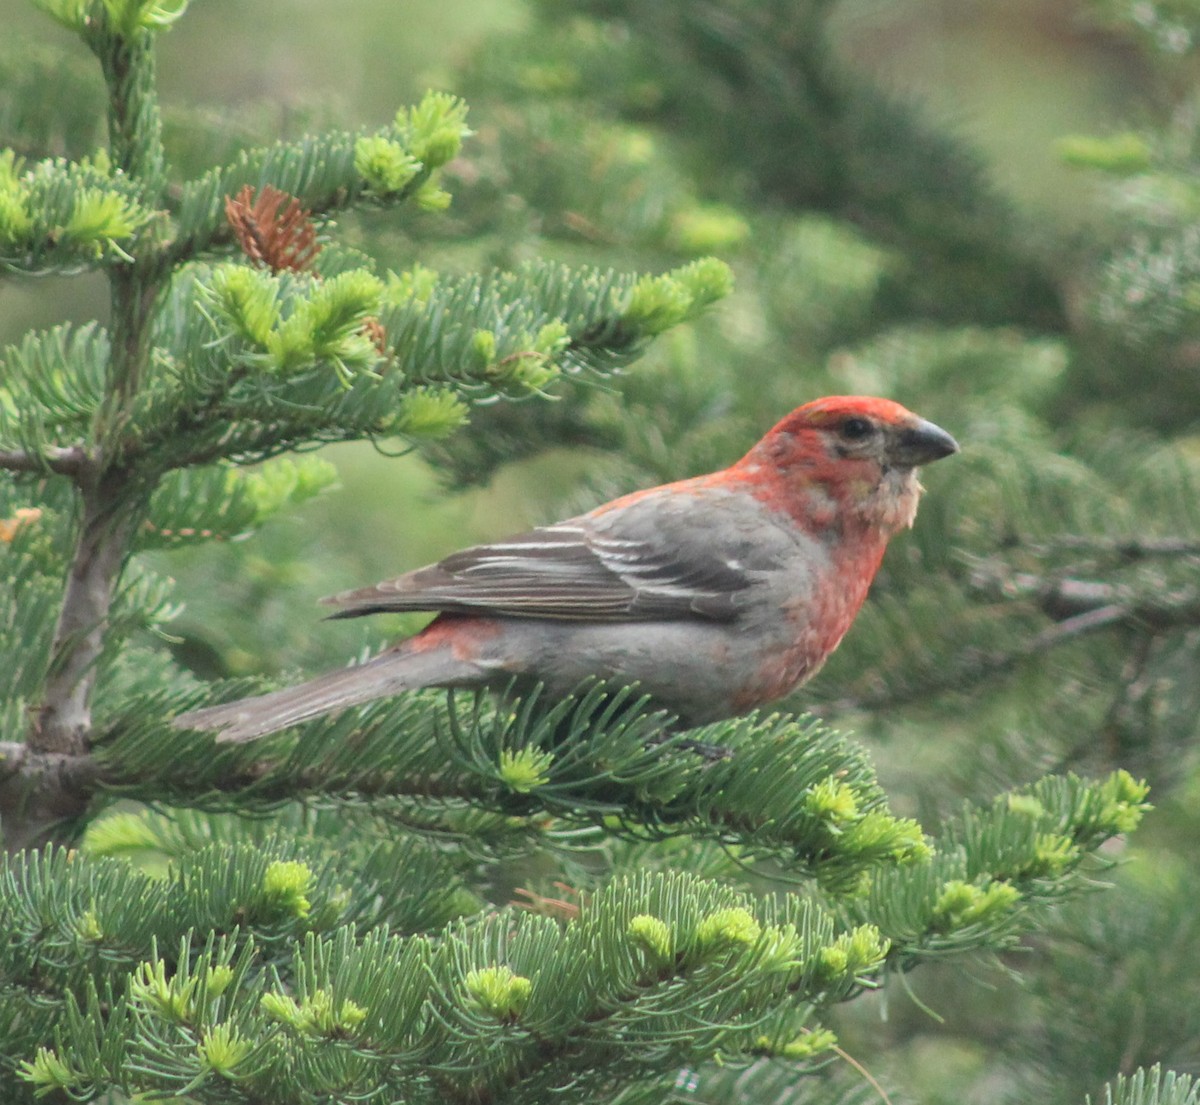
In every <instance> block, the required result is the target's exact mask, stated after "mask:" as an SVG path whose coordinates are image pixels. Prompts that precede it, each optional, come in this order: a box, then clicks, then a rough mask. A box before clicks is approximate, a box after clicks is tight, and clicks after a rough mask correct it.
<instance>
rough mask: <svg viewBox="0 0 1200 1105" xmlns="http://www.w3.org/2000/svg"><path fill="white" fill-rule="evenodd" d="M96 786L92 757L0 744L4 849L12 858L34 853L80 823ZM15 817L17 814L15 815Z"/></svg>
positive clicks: (96, 769)
mask: <svg viewBox="0 0 1200 1105" xmlns="http://www.w3.org/2000/svg"><path fill="white" fill-rule="evenodd" d="M99 781H100V769H99V766H98V765H97V763H96V761H95V760H94V759H93V758H92V757H91V756H72V755H62V754H60V753H57V752H38V751H36V750H34V749H32V748H30V747H29V745H27V744H19V743H17V742H15V741H0V809H2V810H5V811H12V816H6V817H5V818H4V820H3V822H2V823H0V832H2V833H3V837H4V847H5V848H6V849H7V850H8V851H10V852H15V851H18V850H19V849H21V848H33V847H38V846H40V845H42V844H44V843H46V842H47V841H48V840H50V839H52V838H53V837H54V836H56V835H57V831H58V830H59V829H60V828H61V826H62V825H63V824H64V823H66V822H70V821H73V820H74V819H76V818H78V817H79V816H80V815H81V814H82V813H83V812H84V811H85V810H86V809H87V806H88V803H89V802H90V801H91V797H92V794H93V793H94V792H95V789H96V785H97V784H98V782H99ZM18 811H19V812H18Z"/></svg>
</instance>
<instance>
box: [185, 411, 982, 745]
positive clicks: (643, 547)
mask: <svg viewBox="0 0 1200 1105" xmlns="http://www.w3.org/2000/svg"><path fill="white" fill-rule="evenodd" d="M957 451H958V445H957V443H956V442H955V440H954V438H952V437H951V436H950V435H949V434H948V433H946V431H945V430H943V429H941V428H939V427H938V426H935V425H933V423H931V422H926V421H924V420H923V419H920V418H918V417H917V416H916V415H914V414H912V413H911V412H910V411H907V410H905V409H904V407H902V406H900V405H899V404H898V403H893V402H891V401H890V400H887V399H873V398H864V397H860V396H850V397H847V396H834V397H830V398H825V399H818V400H816V401H815V402H812V403H808V404H806V405H805V406H802V407H799V408H798V409H796V410H794V411H792V413H791V414H789V415H788V416H787V417H786V418H784V419H783V421H782V422H780V423H779V424H778V425H777V426H775V428H774V429H772V430H771V431H770V432H769V433H768V434H767V435H766V436H765V437H764V438H763V439H762V440H761V441H760V442H759V443H758V444H757V445H755V446H754V448H753V449H751V450H750V452H749V453H747V454H746V455H745V456H744V457H743V458H742V459H741V460H739V461H738V462H737V463H736V464H734V465H733V466H732V467H730V468H726V469H724V470H723V471H720V472H715V473H713V474H711V475H707V476H697V477H695V478H693V479H688V480H682V481H680V482H678V483H671V484H666V485H664V486H662V487H655V488H651V489H650V490H648V491H637V492H634V493H633V494H632V495H626V496H624V497H622V498H619V499H616V500H614V501H613V502H611V503H606V504H605V505H603V506H600V507H597V508H596V509H595V510H593V511H591V512H590V513H588V514H584V515H581V516H579V517H576V518H570V519H568V520H567V521H565V522H559V523H557V524H556V525H551V526H544V527H541V528H539V529H534V530H531V531H530V532H528V533H524V534H520V535H519V536H516V537H510V538H508V539H507V540H504V541H497V542H496V543H494V544H490V545H479V546H477V547H475V548H470V549H465V550H463V551H462V552H458V553H454V554H453V555H451V556H448V557H446V559H445V560H442V561H440V562H439V563H437V564H434V565H432V566H430V567H427V568H420V569H418V570H416V571H413V572H409V573H408V574H407V575H403V576H400V577H399V578H398V579H393V580H389V581H387V582H384V583H380V584H379V585H378V586H375V587H367V588H364V589H362V590H358V591H348V592H345V593H343V594H340V595H334V596H333V597H332V598H328V599H325V600H323V601H325V602H326V603H329V604H330V605H332V606H335V607H337V608H338V612H337V613H336V614H334V615H333V617H334V618H356V617H359V616H361V615H363V614H375V613H379V612H381V611H397V610H434V611H439V612H440V613H439V616H438V617H437V618H435V619H434V620H433V621H432V622H431V623H430V624H429V625H428V626H427V627H426V628H425V629H424V630H422V631H421V632H420V633H418V634H417V635H416V636H414V637H411V638H409V639H408V640H406V641H402V642H401V643H399V644H397V645H395V646H393V647H392V648H390V649H387V650H386V651H384V652H382V653H380V654H379V655H378V656H376V657H374V658H373V659H371V660H368V661H367V662H365V663H363V664H359V665H357V666H355V667H349V668H343V669H340V670H338V671H333V672H329V673H327V674H325V675H321V676H318V677H317V678H316V679H313V680H311V681H309V682H307V683H302V684H300V685H299V686H296V687H290V688H287V689H285V690H280V691H275V692H273V693H271V694H265V695H261V696H259V697H257V698H247V699H243V700H241V701H239V702H232V703H229V704H227V705H223V706H212V707H209V708H207V709H201V710H195V711H193V712H191V713H187V714H183V715H182V716H180V717H178V718H177V719H176V721H175V723H176V725H178V726H180V727H182V728H196V729H218V730H221V733H220V738H219V739H221V740H226V741H248V740H253V739H254V738H256V737H261V736H263V735H264V734H266V733H272V732H275V731H276V730H278V729H283V728H285V727H286V726H289V725H295V724H296V723H298V722H301V721H306V720H307V719H309V718H314V717H318V716H320V715H322V714H327V713H332V712H334V711H337V710H342V709H344V708H346V707H348V706H353V705H356V704H358V703H362V702H367V701H370V700H371V699H375V698H381V697H384V696H388V695H394V694H397V693H399V692H401V691H407V690H412V689H414V688H417V687H493V688H503V687H508V686H511V685H513V684H514V681H515V685H516V687H518V688H520V687H521V686H522V685H529V686H532V685H533V684H535V683H538V682H540V683H543V684H544V685H545V688H546V691H547V692H548V693H549V694H550V695H551V696H553V697H562V696H564V695H567V694H569V693H570V692H571V691H572V690H574V689H576V688H577V687H578V686H579V685H580V684H581V683H582V682H584V681H585V680H587V679H588V678H589V677H599V678H602V679H605V680H611V681H613V682H616V683H623V684H631V683H636V684H637V685H638V686H639V689H640V690H642V691H643V692H645V693H647V694H648V695H650V696H651V698H652V699H653V701H654V702H655V703H656V704H657V705H659V706H661V707H664V708H665V709H667V710H669V711H671V712H672V713H674V714H676V715H677V716H678V717H679V719H680V721H681V722H682V723H683V724H684V725H686V726H689V727H690V726H695V725H701V724H705V723H707V722H710V721H716V720H720V719H722V718H727V717H732V716H734V715H736V714H740V713H744V712H745V711H747V710H750V709H752V708H754V707H756V706H761V705H763V704H764V703H767V702H771V701H773V700H775V699H777V698H780V697H781V696H783V695H785V694H787V693H788V692H789V691H791V690H793V689H794V688H795V687H797V686H799V685H800V684H801V683H803V682H804V681H805V680H806V679H808V678H810V677H811V676H812V675H813V674H815V673H816V671H817V670H818V669H819V668H820V667H821V665H822V664H823V663H824V662H825V659H826V658H827V657H828V656H829V654H830V653H831V652H832V651H833V650H834V649H835V648H836V647H837V645H838V642H839V641H841V639H842V636H843V634H845V632H846V630H847V629H849V627H850V623H851V622H852V621H853V620H854V616H855V615H856V614H857V613H858V610H859V607H861V606H862V603H863V600H864V599H865V598H866V595H867V589H868V587H869V586H870V584H871V580H872V579H873V578H874V576H875V572H876V570H877V569H878V567H879V564H880V561H881V560H882V559H883V552H884V548H885V547H886V545H887V542H888V539H889V538H890V537H891V536H892V535H893V534H895V533H896V532H898V531H899V530H901V529H903V528H904V527H906V526H911V525H912V523H913V519H914V517H915V516H916V511H917V499H918V498H919V496H920V494H921V485H920V484H919V483H918V482H917V476H916V472H915V471H914V469H915V468H916V467H917V466H918V465H921V464H928V463H931V462H932V461H935V460H938V459H940V458H941V457H946V456H949V455H950V454H951V453H955V452H957Z"/></svg>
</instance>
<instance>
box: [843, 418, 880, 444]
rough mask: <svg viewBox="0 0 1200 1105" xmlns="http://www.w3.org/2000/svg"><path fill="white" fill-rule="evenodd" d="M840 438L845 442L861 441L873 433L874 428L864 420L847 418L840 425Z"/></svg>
mask: <svg viewBox="0 0 1200 1105" xmlns="http://www.w3.org/2000/svg"><path fill="white" fill-rule="evenodd" d="M841 429H842V437H844V438H845V439H846V440H847V441H862V440H863V438H867V437H870V436H871V434H873V433H874V432H875V427H874V425H873V424H872V423H871V422H868V421H867V419H865V418H847V419H846V421H845V422H843V423H842V427H841Z"/></svg>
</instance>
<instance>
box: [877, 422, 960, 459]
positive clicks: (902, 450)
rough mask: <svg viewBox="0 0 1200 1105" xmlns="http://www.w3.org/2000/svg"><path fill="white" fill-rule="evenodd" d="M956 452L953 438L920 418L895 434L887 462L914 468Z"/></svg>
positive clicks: (955, 443) (956, 443)
mask: <svg viewBox="0 0 1200 1105" xmlns="http://www.w3.org/2000/svg"><path fill="white" fill-rule="evenodd" d="M957 452H958V442H957V441H955V440H954V438H952V437H951V436H950V435H949V434H948V433H946V431H945V430H943V429H942V428H941V426H935V425H934V424H933V423H932V422H926V421H925V420H924V419H923V418H922V419H918V420H917V422H916V424H915V425H912V426H906V427H905V428H904V429H902V430H900V431H899V432H897V433H896V435H895V437H893V438H892V442H891V446H890V447H889V449H888V460H889V461H891V463H892V464H895V465H899V466H901V467H904V468H916V467H917V465H920V464H932V463H933V462H934V461H935V460H941V459H942V457H948V456H951V455H953V454H954V453H957Z"/></svg>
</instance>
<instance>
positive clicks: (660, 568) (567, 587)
mask: <svg viewBox="0 0 1200 1105" xmlns="http://www.w3.org/2000/svg"><path fill="white" fill-rule="evenodd" d="M708 505H710V504H707V503H703V502H700V501H693V502H689V501H688V497H687V496H684V497H683V498H682V499H668V500H666V502H665V509H664V504H663V503H658V504H655V503H652V502H650V501H648V500H639V501H637V502H634V503H632V504H631V505H630V506H629V507H626V508H624V509H623V510H621V511H619V512H617V511H609V512H595V513H593V514H591V515H585V516H583V517H581V518H573V519H570V520H569V521H566V522H560V523H558V524H557V525H553V526H545V527H542V528H540V529H535V530H531V531H530V532H528V533H523V534H519V535H517V536H515V537H510V538H507V539H506V540H503V541H497V542H495V543H494V544H488V545H479V546H476V547H474V548H469V549H464V550H463V551H462V552H457V553H454V554H452V555H451V556H448V557H446V559H445V560H442V561H440V562H439V563H437V564H434V565H432V566H430V567H428V568H420V569H418V570H417V571H415V572H410V573H408V574H407V575H404V576H400V577H399V578H398V579H393V580H388V581H385V582H384V583H380V584H378V585H376V586H374V587H367V588H363V589H362V590H357V591H347V592H344V593H342V594H340V595H334V596H332V597H331V598H328V599H325V600H323V601H324V602H326V603H327V604H329V605H332V606H337V607H339V608H340V609H339V610H338V612H337V613H336V614H333V615H332V617H334V618H352V617H358V616H360V615H363V614H374V613H381V612H385V611H404V610H437V611H443V612H452V613H461V614H492V615H500V616H504V617H528V618H561V619H566V620H571V621H595V622H603V621H643V620H664V619H687V618H698V619H702V620H715V621H728V620H730V619H732V618H734V617H735V616H736V615H737V612H738V609H739V605H740V603H739V596H741V594H742V592H744V591H745V590H746V589H747V588H748V587H750V586H751V584H752V583H753V578H752V576H753V570H754V569H757V568H760V567H768V566H770V565H768V564H766V563H757V562H755V563H750V562H749V561H748V558H747V557H746V556H745V555H744V554H745V551H746V544H745V542H739V547H738V548H737V549H734V550H729V549H722V548H718V547H715V545H714V542H713V540H712V538H711V529H712V527H711V526H710V525H705V524H704V523H705V518H704V515H705V514H706V513H707V511H706V510H705V507H706V506H708ZM697 507H698V508H700V509H698V510H697V509H695V508H697ZM718 509H720V507H718ZM710 521H711V520H710ZM754 559H755V560H756V561H761V560H762V559H763V558H762V556H761V555H759V556H758V557H756V558H754Z"/></svg>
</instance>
